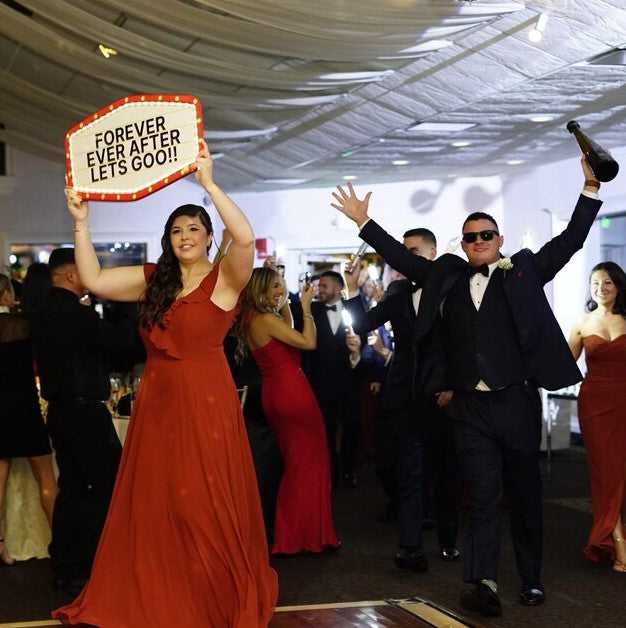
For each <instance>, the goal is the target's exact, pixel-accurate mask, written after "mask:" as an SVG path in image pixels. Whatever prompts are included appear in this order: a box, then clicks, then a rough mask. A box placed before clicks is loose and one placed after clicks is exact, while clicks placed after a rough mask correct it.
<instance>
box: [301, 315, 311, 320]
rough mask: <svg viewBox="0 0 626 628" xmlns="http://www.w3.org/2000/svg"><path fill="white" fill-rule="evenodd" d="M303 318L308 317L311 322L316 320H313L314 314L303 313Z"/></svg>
mask: <svg viewBox="0 0 626 628" xmlns="http://www.w3.org/2000/svg"><path fill="white" fill-rule="evenodd" d="M302 316H303V317H307V316H308V317H309V318H310V319H311V320H314V318H313V314H304V313H303V314H302Z"/></svg>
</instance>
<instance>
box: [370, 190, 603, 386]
mask: <svg viewBox="0 0 626 628" xmlns="http://www.w3.org/2000/svg"><path fill="white" fill-rule="evenodd" d="M601 205H602V202H601V201H599V200H596V199H592V198H589V197H587V196H585V195H583V194H581V195H580V197H579V199H578V202H577V204H576V207H575V208H574V212H573V214H572V217H571V219H570V221H569V223H568V225H567V227H566V228H565V230H564V231H563V232H562V233H561V234H559V235H558V236H556V237H554V238H552V240H550V241H549V242H547V243H546V244H544V246H543V247H542V248H541V249H540V250H539V251H538V252H537V253H533V252H532V251H530V250H529V249H522V250H521V251H519V252H518V253H516V254H515V255H513V256H512V257H511V261H512V263H513V267H512V268H511V269H510V270H507V271H503V270H502V269H497V270H496V271H495V272H503V273H504V281H503V286H504V294H505V298H506V299H507V302H508V304H509V306H510V308H511V312H512V313H513V318H514V322H515V329H516V333H517V339H518V342H519V344H520V347H521V350H522V354H523V357H524V360H525V361H526V365H527V367H528V369H527V372H529V373H531V374H532V375H531V376H532V378H533V379H534V380H535V381H536V382H537V384H538V385H539V386H541V387H543V388H546V389H547V390H556V389H558V388H563V387H565V386H571V385H572V384H574V383H576V382H578V381H580V380H581V379H582V375H581V373H580V371H579V369H578V367H577V366H576V362H575V360H574V359H573V357H572V354H571V352H570V350H569V347H568V345H567V341H566V340H565V337H564V336H563V332H562V331H561V328H560V326H559V324H558V322H557V321H556V319H555V317H554V314H553V312H552V309H551V308H550V305H549V303H548V300H547V298H546V296H545V293H544V291H543V287H544V285H545V284H546V283H547V282H548V281H551V280H552V279H553V278H554V276H555V275H556V273H557V272H558V271H559V270H561V268H563V266H565V264H566V263H567V262H568V261H569V260H570V258H571V257H572V255H573V254H574V253H576V251H578V250H579V249H581V248H582V246H583V244H584V242H585V238H586V237H587V234H588V233H589V230H590V229H591V226H592V224H593V221H594V220H595V217H596V215H597V213H598V211H599V209H600V206H601ZM359 236H360V237H361V238H362V239H363V240H365V242H367V243H368V244H370V245H371V246H372V247H373V248H374V249H375V250H376V251H377V252H378V253H379V254H380V255H381V256H382V257H383V258H384V259H385V261H386V262H387V263H388V264H389V265H390V266H392V267H393V268H395V269H396V270H397V271H399V272H401V273H402V274H403V275H405V276H406V277H408V278H409V279H411V280H412V281H413V282H414V283H415V284H416V285H418V286H420V287H423V292H422V299H421V303H420V315H419V316H418V317H417V319H416V323H415V327H414V330H413V342H414V345H417V344H418V343H419V342H420V340H421V339H423V338H424V337H425V336H426V335H427V334H429V333H431V331H432V328H433V325H434V324H435V322H436V318H437V316H438V314H439V306H440V304H441V303H442V301H443V300H444V299H445V297H446V295H447V293H448V291H449V290H450V288H451V286H452V285H453V283H454V282H455V281H456V279H457V278H458V276H459V275H460V274H461V273H462V272H463V271H464V269H465V268H466V267H467V262H466V261H465V260H464V259H462V258H461V257H459V256H458V255H451V254H445V255H442V256H441V257H439V258H437V259H436V260H435V261H430V260H427V259H425V258H423V257H418V256H416V255H413V254H412V253H411V252H410V251H408V250H407V249H406V248H405V247H404V246H403V245H402V244H401V243H400V242H398V241H397V240H395V239H394V238H392V237H391V236H390V235H389V234H388V233H386V232H385V231H384V230H383V229H382V228H381V227H380V226H379V225H378V224H377V223H376V222H374V221H373V220H369V221H368V222H367V223H366V224H365V225H364V226H363V229H362V230H361V232H360V234H359ZM449 366H450V368H454V365H449Z"/></svg>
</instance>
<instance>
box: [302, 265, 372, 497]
mask: <svg viewBox="0 0 626 628" xmlns="http://www.w3.org/2000/svg"><path fill="white" fill-rule="evenodd" d="M342 289H343V277H342V276H341V275H340V274H339V273H337V272H335V271H332V270H328V271H325V272H323V273H322V274H321V275H320V280H319V301H313V303H311V314H312V315H313V320H314V322H315V327H316V329H317V347H316V348H315V349H314V350H313V351H307V352H306V353H304V354H303V360H304V367H305V372H306V375H307V377H308V379H309V382H310V383H311V387H312V388H313V392H314V393H315V396H316V398H317V402H318V404H319V406H320V409H321V411H322V416H323V417H324V423H325V424H326V435H327V437H328V449H329V452H330V469H331V477H332V483H333V487H335V486H337V485H338V484H339V480H340V478H341V479H342V481H343V483H344V485H346V486H354V484H355V482H356V480H355V476H354V466H355V462H356V454H357V447H358V444H359V433H360V428H361V411H360V407H361V403H360V401H361V387H360V377H359V376H360V374H361V373H362V371H363V368H364V365H361V364H360V362H357V365H356V368H355V365H353V364H351V362H350V349H349V347H348V345H347V343H346V325H345V324H344V322H343V321H342V314H341V312H342V309H343V303H342V299H341V291H342ZM359 347H360V344H359ZM339 423H341V427H342V433H341V445H340V452H337V429H338V425H339Z"/></svg>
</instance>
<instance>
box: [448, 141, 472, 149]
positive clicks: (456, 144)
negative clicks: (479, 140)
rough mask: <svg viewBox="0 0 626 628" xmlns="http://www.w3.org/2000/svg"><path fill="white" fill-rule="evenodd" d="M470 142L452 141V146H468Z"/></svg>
mask: <svg viewBox="0 0 626 628" xmlns="http://www.w3.org/2000/svg"><path fill="white" fill-rule="evenodd" d="M470 144H471V142H452V146H454V147H455V148H465V146H469V145H470Z"/></svg>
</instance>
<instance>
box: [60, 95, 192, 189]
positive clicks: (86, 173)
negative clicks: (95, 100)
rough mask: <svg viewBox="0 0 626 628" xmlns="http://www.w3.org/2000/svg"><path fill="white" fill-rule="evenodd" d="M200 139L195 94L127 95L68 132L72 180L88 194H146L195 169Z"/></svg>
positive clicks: (69, 178)
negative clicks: (194, 164)
mask: <svg viewBox="0 0 626 628" xmlns="http://www.w3.org/2000/svg"><path fill="white" fill-rule="evenodd" d="M201 139H202V113H201V108H200V102H199V100H198V99H197V98H195V97H194V96H186V95H176V94H139V95H135V96H126V97H125V98H121V99H120V100H118V101H116V102H114V103H111V104H110V105H107V106H106V107H104V108H103V109H100V111H97V112H96V113H94V114H93V115H91V116H89V117H88V118H86V119H85V120H83V121H82V122H79V123H78V124H77V125H76V126H74V127H72V128H71V129H70V130H69V131H68V132H67V134H66V136H65V160H66V169H67V175H66V176H67V185H69V186H71V187H73V188H74V189H75V190H77V191H78V192H80V193H81V195H82V196H83V197H84V198H86V199H92V200H103V201H131V200H135V199H138V198H142V197H143V196H147V195H148V194H152V192H156V191H157V190H159V189H161V188H162V187H164V186H166V185H169V184H170V183H173V182H174V181H177V180H178V179H180V178H182V177H184V176H186V175H188V174H189V173H190V172H192V171H193V170H194V169H195V168H194V167H193V166H192V164H193V163H194V161H195V158H196V155H197V154H198V151H199V148H200V140H201ZM190 166H191V167H190Z"/></svg>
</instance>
